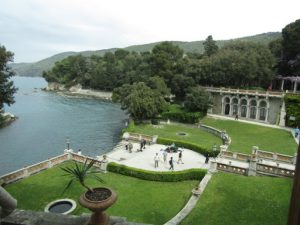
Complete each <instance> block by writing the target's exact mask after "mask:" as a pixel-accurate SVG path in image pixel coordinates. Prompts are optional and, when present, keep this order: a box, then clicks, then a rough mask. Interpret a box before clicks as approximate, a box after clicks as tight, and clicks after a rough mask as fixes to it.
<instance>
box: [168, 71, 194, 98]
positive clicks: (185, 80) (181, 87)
mask: <svg viewBox="0 0 300 225" xmlns="http://www.w3.org/2000/svg"><path fill="white" fill-rule="evenodd" d="M195 85H196V83H195V81H194V79H193V78H191V77H188V76H184V75H181V74H176V75H175V76H174V77H173V79H172V82H171V91H172V94H175V96H176V98H177V99H179V100H180V99H183V98H184V97H185V94H186V91H187V89H188V88H190V87H193V86H195Z"/></svg>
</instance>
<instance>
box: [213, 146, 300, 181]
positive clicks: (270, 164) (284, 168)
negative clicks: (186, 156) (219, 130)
mask: <svg viewBox="0 0 300 225" xmlns="http://www.w3.org/2000/svg"><path fill="white" fill-rule="evenodd" d="M295 162H296V154H295V156H289V155H284V154H279V153H275V152H267V151H262V150H258V147H256V146H253V150H252V154H251V155H247V154H242V153H237V152H231V151H221V153H220V154H219V157H218V158H217V161H216V163H215V165H214V169H217V170H221V171H226V172H231V173H237V174H243V175H248V176H252V175H254V176H255V175H256V174H257V173H258V174H262V175H269V176H281V177H282V176H283V177H293V176H294V175H295Z"/></svg>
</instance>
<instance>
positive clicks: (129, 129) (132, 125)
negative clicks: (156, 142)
mask: <svg viewBox="0 0 300 225" xmlns="http://www.w3.org/2000/svg"><path fill="white" fill-rule="evenodd" d="M134 131H135V123H134V121H133V120H130V121H129V124H128V127H127V128H125V130H124V132H131V133H134Z"/></svg>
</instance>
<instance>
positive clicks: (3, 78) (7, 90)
mask: <svg viewBox="0 0 300 225" xmlns="http://www.w3.org/2000/svg"><path fill="white" fill-rule="evenodd" d="M13 55H14V54H13V53H12V52H10V51H6V48H5V47H4V46H1V45H0V110H1V109H2V108H3V106H4V104H7V105H11V104H13V103H14V102H15V100H14V93H15V92H16V91H17V88H15V87H14V83H13V81H11V80H10V77H12V76H13V75H14V73H13V71H12V70H11V69H10V67H9V66H8V62H12V61H13Z"/></svg>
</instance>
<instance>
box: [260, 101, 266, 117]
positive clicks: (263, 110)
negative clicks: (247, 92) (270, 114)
mask: <svg viewBox="0 0 300 225" xmlns="http://www.w3.org/2000/svg"><path fill="white" fill-rule="evenodd" d="M266 114H267V103H266V102H265V101H261V102H260V103H259V119H260V120H266Z"/></svg>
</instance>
